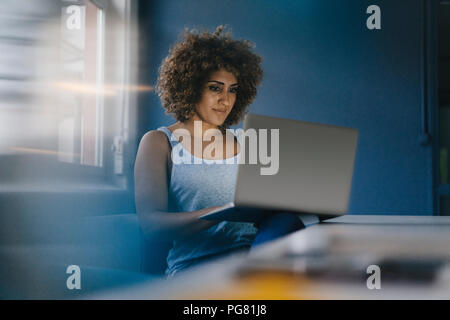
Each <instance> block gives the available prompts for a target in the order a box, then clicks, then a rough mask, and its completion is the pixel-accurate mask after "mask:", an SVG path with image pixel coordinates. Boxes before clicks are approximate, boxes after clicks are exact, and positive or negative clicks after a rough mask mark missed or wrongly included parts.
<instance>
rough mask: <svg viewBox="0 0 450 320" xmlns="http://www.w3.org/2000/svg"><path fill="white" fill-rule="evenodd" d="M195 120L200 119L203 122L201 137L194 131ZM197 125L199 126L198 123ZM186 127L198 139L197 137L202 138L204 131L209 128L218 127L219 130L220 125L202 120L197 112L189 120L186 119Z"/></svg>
mask: <svg viewBox="0 0 450 320" xmlns="http://www.w3.org/2000/svg"><path fill="white" fill-rule="evenodd" d="M195 121H199V122H201V136H200V137H196V136H195V132H194V128H195V127H194V123H195ZM197 126H198V124H197ZM184 127H185V128H186V129H187V130H189V132H190V133H191V135H192V136H193V137H194V138H195V139H197V138H200V139H202V137H203V135H204V132H205V131H207V130H209V129H217V130H219V127H218V126H216V125H214V124H211V123H208V122H206V121H202V119H200V117H199V116H198V115H197V114H195V115H194V116H193V117H192V118H191V119H189V120H188V121H186V122H185V123H184Z"/></svg>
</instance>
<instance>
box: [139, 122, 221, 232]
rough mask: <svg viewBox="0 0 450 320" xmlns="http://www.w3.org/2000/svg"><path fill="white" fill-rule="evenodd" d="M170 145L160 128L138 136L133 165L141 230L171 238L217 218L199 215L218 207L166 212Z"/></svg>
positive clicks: (206, 224) (192, 230) (209, 224)
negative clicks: (208, 219)
mask: <svg viewBox="0 0 450 320" xmlns="http://www.w3.org/2000/svg"><path fill="white" fill-rule="evenodd" d="M170 152H171V149H170V146H169V143H168V141H167V137H166V135H165V134H164V133H163V132H161V131H156V130H155V131H150V132H147V133H146V134H145V135H144V136H143V137H142V139H141V142H140V144H139V149H138V153H137V156H136V163H135V166H134V183H135V202H136V210H137V214H138V218H139V222H140V224H141V227H142V230H143V231H144V234H145V235H146V236H147V237H149V238H152V239H157V240H174V239H178V238H182V237H186V236H189V235H192V234H195V233H198V232H200V231H202V230H205V229H207V228H209V227H211V226H213V225H214V224H216V223H217V222H213V221H206V220H200V219H198V217H199V216H201V215H203V214H205V213H208V212H210V211H212V210H214V209H216V208H217V207H211V208H205V209H202V210H198V211H192V212H168V181H167V169H168V164H167V159H168V156H170Z"/></svg>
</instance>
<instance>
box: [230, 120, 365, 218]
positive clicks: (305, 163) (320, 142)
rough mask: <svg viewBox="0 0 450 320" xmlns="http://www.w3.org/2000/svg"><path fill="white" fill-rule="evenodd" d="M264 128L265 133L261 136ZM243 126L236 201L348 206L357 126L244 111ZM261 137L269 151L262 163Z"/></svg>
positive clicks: (305, 207) (335, 209)
mask: <svg viewBox="0 0 450 320" xmlns="http://www.w3.org/2000/svg"><path fill="white" fill-rule="evenodd" d="M248 129H253V131H256V132H257V133H258V135H257V139H258V144H257V145H258V148H257V149H258V160H257V163H256V164H250V162H251V161H250V160H251V159H249V154H250V153H251V152H249V150H250V148H249V146H250V142H249V141H250V139H251V138H247V136H249V135H250V134H248V132H249V130H248ZM261 129H262V130H261ZM264 129H266V130H267V139H264V138H265V135H264V132H263V131H264ZM277 130H278V134H279V139H278V141H277V139H276V135H277V134H276V133H277ZM250 131H251V130H250ZM244 132H245V133H246V137H245V145H241V148H240V151H241V154H240V157H241V161H245V162H244V163H243V164H240V165H239V169H238V177H237V183H236V190H235V204H236V205H237V206H245V207H247V206H248V207H258V208H268V209H277V210H289V211H295V212H304V213H312V214H325V215H342V214H345V213H346V212H347V208H348V202H349V195H350V189H351V181H352V175H353V165H354V158H355V152H356V144H357V137H358V133H357V130H355V129H351V128H345V127H337V126H329V125H323V124H316V123H310V122H303V121H296V120H291V119H281V118H274V117H268V116H261V115H255V114H249V115H247V117H246V119H245V121H244ZM261 132H262V133H263V134H261ZM272 139H273V140H272ZM266 141H267V153H266V154H268V156H269V157H266V158H265V159H266V163H265V164H264V163H262V162H264V155H265V153H264V147H263V148H261V146H264V144H265V142H266ZM241 142H242V140H241ZM272 144H273V146H272ZM277 144H278V148H277V146H276V145H277ZM243 150H245V153H244V154H243V153H242V151H243ZM277 152H278V155H279V156H278V160H277V159H276V154H277ZM271 153H273V154H271ZM261 155H262V157H261ZM244 157H245V159H244ZM268 159H269V160H270V162H269V163H268V162H267V160H268ZM276 161H278V162H279V163H278V164H277V163H276ZM277 166H278V170H277V172H276V174H273V173H274V172H275V171H276V169H277ZM264 168H265V169H264Z"/></svg>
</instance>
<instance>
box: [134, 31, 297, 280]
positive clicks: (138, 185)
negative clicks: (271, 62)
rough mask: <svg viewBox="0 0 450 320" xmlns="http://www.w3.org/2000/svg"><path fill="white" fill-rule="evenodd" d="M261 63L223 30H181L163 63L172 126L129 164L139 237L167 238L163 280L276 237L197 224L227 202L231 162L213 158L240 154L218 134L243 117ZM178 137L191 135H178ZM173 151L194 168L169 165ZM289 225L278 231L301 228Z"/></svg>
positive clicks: (235, 226)
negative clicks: (173, 120)
mask: <svg viewBox="0 0 450 320" xmlns="http://www.w3.org/2000/svg"><path fill="white" fill-rule="evenodd" d="M261 61H262V59H261V57H260V56H258V55H257V54H255V53H254V52H253V51H252V45H251V43H250V42H248V41H239V40H234V39H232V38H231V36H230V34H225V33H223V27H222V26H219V27H218V28H217V29H216V31H215V32H214V33H207V32H204V33H201V34H199V33H196V32H194V31H186V32H185V34H184V38H183V40H182V41H180V42H179V43H177V44H176V45H175V46H174V47H173V48H172V49H171V50H170V52H169V55H168V57H167V58H166V59H165V60H164V61H163V64H162V66H161V69H160V76H159V79H158V85H157V90H158V93H159V96H160V98H161V101H162V105H163V107H164V108H165V109H166V112H167V113H169V114H172V115H174V117H175V118H176V120H177V122H176V123H175V124H173V125H171V126H169V127H167V128H166V127H162V128H159V129H158V130H154V131H150V132H147V133H146V134H145V135H144V137H143V138H142V140H141V142H140V145H139V150H138V154H137V158H136V163H135V199H136V208H137V212H138V216H139V220H140V223H141V226H142V229H143V231H144V233H145V234H147V235H149V236H151V237H153V238H156V239H166V240H170V241H173V247H172V249H171V250H170V251H169V255H168V257H167V265H168V268H167V270H166V274H167V275H174V274H175V273H176V272H178V271H180V270H183V269H185V268H187V267H189V266H192V265H194V264H197V263H200V262H203V261H206V260H208V259H211V258H213V257H217V256H219V255H223V254H225V253H228V252H234V251H236V250H245V249H248V248H250V247H251V246H252V244H253V245H255V241H256V242H258V243H259V242H262V241H264V240H265V239H266V238H273V237H275V236H274V230H275V229H276V226H275V229H274V228H272V230H271V231H269V232H264V233H262V232H260V234H258V236H259V237H260V238H261V240H260V241H258V239H256V240H255V237H256V235H257V232H258V230H257V229H256V228H255V226H254V225H253V224H251V223H235V222H217V221H216V222H213V221H206V220H200V219H198V217H199V216H201V215H203V214H205V213H208V212H210V211H212V210H214V209H216V208H217V207H219V206H221V205H224V204H226V203H229V202H232V201H233V196H234V184H235V180H236V174H237V161H226V163H225V161H223V162H224V163H220V161H213V160H221V159H228V160H236V159H237V157H238V156H239V144H238V142H237V139H236V138H235V137H233V138H232V139H225V138H223V136H222V135H221V134H220V133H226V134H229V132H226V129H227V128H228V127H229V126H230V125H233V124H237V123H239V122H240V121H241V120H242V117H243V116H244V114H245V112H246V109H247V107H248V106H249V105H250V104H251V102H252V101H253V100H254V98H255V97H256V92H257V86H258V85H259V84H260V83H261V80H262V76H263V71H262V68H261ZM199 124H200V126H198V125H199ZM196 128H201V130H200V132H199V131H198V130H196ZM179 132H185V133H188V134H189V136H190V137H191V138H190V139H186V138H185V135H183V138H181V136H180V135H179V134H178V133H179ZM217 132H219V134H217ZM221 137H222V138H221ZM228 137H229V136H228ZM211 141H212V142H211ZM178 144H181V146H180V145H178ZM195 145H197V146H199V145H200V146H201V147H200V148H195ZM211 146H213V148H211ZM174 148H177V150H182V153H183V154H184V155H188V157H190V158H191V159H192V160H193V161H192V162H191V163H194V164H188V163H184V162H179V161H174V158H173V154H172V150H174ZM206 150H210V151H211V150H213V151H212V152H205V151H206ZM231 158H233V159H231ZM211 162H212V163H211ZM230 163H231V164H230ZM288 220H289V218H288ZM294 220H295V221H288V222H287V224H288V225H289V228H288V229H289V230H287V231H286V230H283V231H282V233H287V232H289V231H292V230H295V229H298V228H301V227H303V225H302V224H301V222H300V220H298V219H294ZM283 224H284V225H286V222H285V221H284V222H283ZM264 225H267V226H270V225H272V226H273V225H274V223H273V221H272V222H266V221H264V223H263V224H262V226H261V227H262V229H264V228H263V227H264ZM266 229H267V228H266ZM268 229H270V228H268ZM284 229H285V228H284ZM277 233H279V232H278V231H275V234H277Z"/></svg>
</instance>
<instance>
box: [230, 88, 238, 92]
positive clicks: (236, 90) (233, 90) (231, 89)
mask: <svg viewBox="0 0 450 320" xmlns="http://www.w3.org/2000/svg"><path fill="white" fill-rule="evenodd" d="M230 92H231V93H237V92H238V88H237V87H232V88H230Z"/></svg>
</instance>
